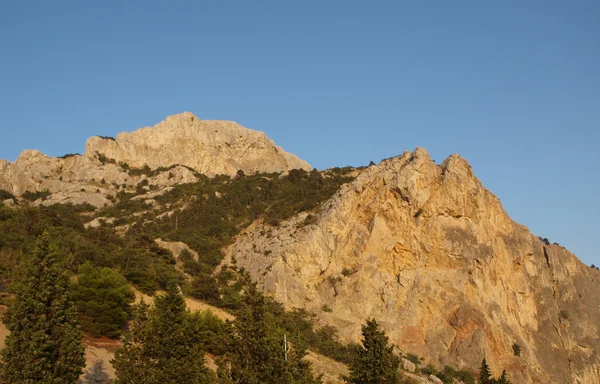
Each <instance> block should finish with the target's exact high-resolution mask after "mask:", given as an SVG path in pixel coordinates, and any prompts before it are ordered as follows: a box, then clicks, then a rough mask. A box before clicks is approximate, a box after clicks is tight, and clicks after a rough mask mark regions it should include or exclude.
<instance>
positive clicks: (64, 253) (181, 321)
mask: <svg viewBox="0 0 600 384" xmlns="http://www.w3.org/2000/svg"><path fill="white" fill-rule="evenodd" d="M98 158H99V159H100V160H101V161H103V162H105V163H112V164H117V162H116V161H115V160H112V159H107V158H106V157H104V156H103V155H100V154H98ZM119 165H120V166H121V167H122V168H123V169H125V170H126V171H127V172H128V173H129V174H131V175H145V176H147V177H152V176H154V175H156V174H157V173H159V172H164V171H168V170H169V169H160V170H151V169H150V168H149V167H148V166H145V167H143V168H131V167H129V166H128V165H126V164H124V163H123V164H119ZM353 170H354V169H353V168H349V167H346V168H335V169H332V170H329V171H326V172H320V171H311V172H306V171H302V170H293V171H291V172H290V173H289V174H288V175H281V174H255V175H246V174H243V172H241V173H238V175H237V177H235V178H230V177H228V176H216V177H214V178H208V177H206V176H203V175H198V174H196V176H197V177H198V178H199V181H198V182H196V183H191V184H184V185H178V186H176V187H175V188H173V189H172V190H171V191H170V192H167V193H165V194H164V195H162V196H157V197H156V198H155V200H156V202H157V203H158V204H157V205H156V206H155V207H153V206H150V205H147V204H145V203H144V202H143V199H141V200H134V199H132V198H133V197H134V196H136V195H140V194H143V193H145V192H146V190H147V189H148V187H149V183H148V181H147V180H145V181H142V182H141V183H140V184H139V185H138V186H137V188H135V190H134V189H133V188H131V187H127V186H123V188H122V189H121V191H120V192H119V193H118V194H117V195H116V196H115V197H114V199H115V201H116V204H114V205H113V206H110V207H106V208H103V209H100V210H95V209H94V207H92V206H90V205H79V206H75V205H60V204H57V205H52V206H48V207H33V206H29V205H25V206H23V207H17V209H14V208H8V207H2V206H0V293H2V296H1V299H2V302H3V303H6V304H9V305H10V308H11V310H12V308H17V307H18V306H17V305H16V304H13V303H16V302H17V301H15V300H12V297H13V296H12V295H11V293H13V292H19V289H18V285H15V282H17V281H21V280H22V279H23V278H24V277H26V276H28V272H26V271H25V269H24V268H22V266H23V265H24V264H25V263H28V262H32V260H34V259H35V256H32V255H34V253H35V252H37V251H36V248H35V239H36V238H37V237H39V236H40V235H41V234H42V233H43V232H44V231H46V232H47V234H46V235H45V236H46V238H47V239H48V241H50V242H54V243H56V244H57V246H58V248H59V249H60V250H61V254H60V255H61V258H69V260H71V261H72V263H70V264H68V265H66V264H65V265H66V267H67V268H65V269H64V270H65V271H70V272H76V271H77V273H78V277H77V279H76V280H74V281H73V283H72V285H71V295H72V298H73V299H74V301H75V304H76V308H77V311H78V313H79V319H80V322H81V324H82V329H83V330H85V331H86V332H88V333H89V334H90V335H92V336H100V335H103V336H108V337H113V338H118V337H120V335H121V332H122V330H123V329H127V330H128V332H126V335H125V336H124V344H123V347H122V348H121V349H119V351H118V353H117V355H116V357H115V360H114V364H115V367H116V369H117V373H118V382H119V383H133V382H135V383H163V382H190V383H194V382H202V383H205V382H207V383H210V382H213V381H214V380H218V382H219V383H263V382H264V383H270V382H273V383H275V382H277V383H280V382H281V383H288V382H289V383H317V382H320V380H319V379H318V378H317V379H315V378H314V377H313V374H312V372H311V370H310V366H309V365H308V364H306V363H305V362H304V361H303V360H301V358H302V356H304V354H305V351H306V347H307V346H310V349H311V350H312V351H314V352H317V353H320V354H322V355H324V356H328V357H330V358H333V359H335V360H337V361H340V362H343V363H345V364H348V365H350V366H351V376H350V378H349V380H354V381H351V382H353V383H361V382H373V383H377V382H386V383H388V382H390V383H394V382H410V379H407V378H401V377H400V376H399V375H397V374H393V372H392V371H397V368H398V363H399V361H398V357H397V356H396V355H395V354H394V353H393V348H392V347H391V346H390V345H389V344H388V339H387V336H385V334H384V333H383V331H380V330H379V329H378V325H377V323H376V322H375V320H370V321H369V322H367V324H366V325H365V326H364V327H363V345H362V346H359V345H348V344H344V343H341V342H340V341H339V339H338V335H337V330H336V329H335V328H334V327H330V326H326V327H316V326H315V325H314V324H315V322H314V321H313V320H314V319H313V316H314V315H312V314H309V313H307V312H306V311H304V310H294V311H286V310H284V309H283V307H282V306H281V304H279V303H277V302H275V301H274V300H272V299H271V298H268V297H265V296H264V295H262V294H261V293H260V292H258V291H257V289H256V286H255V284H254V283H252V281H251V280H250V278H249V276H248V274H247V273H246V272H245V271H244V269H243V268H238V267H237V266H236V265H235V264H236V263H235V259H234V260H233V261H232V264H233V265H232V266H231V267H224V268H221V269H220V270H216V267H217V265H219V263H220V262H221V260H222V257H223V255H222V254H221V249H222V248H223V246H225V245H227V244H229V243H230V242H231V241H232V239H233V238H234V237H235V236H236V235H237V234H239V233H240V231H241V230H242V229H244V228H245V227H246V226H248V225H249V224H251V223H252V222H254V221H255V220H262V221H263V222H264V223H266V224H267V225H271V226H277V225H281V223H282V222H283V221H285V220H286V219H289V218H290V217H292V216H294V215H296V214H298V213H300V212H307V214H306V218H305V219H304V220H303V221H301V222H299V223H298V224H297V228H296V230H299V231H302V229H301V228H302V227H304V226H306V225H311V224H312V223H314V222H315V221H316V220H317V219H318V217H319V215H318V213H319V210H321V209H326V207H325V206H324V203H325V202H326V201H327V200H328V199H329V198H330V197H331V196H332V195H333V194H334V193H335V192H336V191H337V190H338V189H339V188H340V186H341V185H342V184H343V183H346V182H348V181H350V180H352V177H351V176H350V175H349V174H350V172H351V171H353ZM1 193H2V191H0V197H1V196H2V195H1ZM38 193H39V194H40V195H34V194H31V195H30V196H28V198H29V199H31V200H35V199H38V198H45V197H47V195H45V196H44V193H43V192H42V193H40V192H38ZM7 194H8V193H7ZM8 195H10V194H8ZM8 195H7V196H8ZM10 196H12V195H10ZM10 196H9V197H10ZM95 217H96V218H101V217H102V218H110V217H112V218H114V219H115V220H114V224H107V223H104V224H102V225H101V226H100V227H98V228H85V227H84V223H87V222H89V221H90V220H92V219H93V218H95ZM269 235H270V230H269V229H268V227H267V229H266V230H265V236H269ZM159 237H160V238H162V239H163V240H167V241H183V242H185V243H186V244H188V245H189V246H190V247H191V248H192V249H193V250H194V251H195V252H197V253H198V255H199V257H198V258H197V259H196V258H195V256H193V255H192V253H190V252H187V251H184V252H182V253H181V254H180V255H179V262H178V263H176V260H175V258H174V257H173V256H172V255H171V253H170V252H169V251H167V250H165V249H162V248H160V247H158V245H157V244H156V243H155V241H154V239H156V238H159ZM256 252H263V253H265V254H268V253H269V252H270V250H264V249H261V250H257V251H256ZM355 272H356V270H355V269H351V268H344V269H343V270H342V271H341V276H338V277H337V278H336V279H339V281H342V279H343V277H349V276H351V275H352V274H353V273H355ZM342 276H343V277H342ZM128 282H129V283H132V284H134V285H135V286H136V288H137V289H139V290H140V291H142V292H144V293H147V294H154V293H155V291H156V290H157V289H166V290H167V293H166V294H165V295H162V296H159V297H157V298H156V299H155V305H154V307H153V308H150V307H149V306H147V305H143V304H142V305H140V306H135V307H134V308H133V310H132V308H130V305H131V302H132V298H133V295H132V293H131V290H130V289H129V287H128ZM333 283H335V281H334V282H332V284H333ZM13 287H14V288H13ZM179 287H181V290H180V289H179ZM182 293H185V294H187V295H191V296H192V297H195V298H198V299H201V300H203V301H205V302H207V303H210V304H213V305H215V306H218V307H220V308H224V309H226V310H228V311H230V312H231V313H232V314H233V315H234V316H235V317H236V320H235V321H234V322H233V323H224V322H223V321H221V320H219V319H218V318H217V317H215V316H214V315H213V314H212V313H210V312H201V313H193V314H192V313H190V312H189V311H187V310H186V308H185V302H184V301H183V297H182ZM321 309H322V310H323V311H326V312H329V311H331V308H330V307H328V306H327V305H324V306H323V307H322V308H321ZM71 312H73V310H71ZM127 323H129V324H127ZM284 335H285V337H286V339H287V340H288V341H289V344H288V347H289V349H288V351H287V352H288V353H287V360H286V359H285V351H284V349H283V336H284ZM77 343H78V342H73V344H77ZM204 353H210V354H211V355H213V356H215V357H216V361H217V362H218V365H219V369H218V378H217V377H213V376H214V375H212V374H211V373H209V372H208V371H207V370H206V367H205V365H204V360H203V355H204ZM406 357H407V358H408V359H410V360H411V361H413V362H415V363H417V364H422V359H419V358H418V357H416V356H414V355H411V354H408V355H407V356H406ZM361 364H362V366H361ZM5 366H6V364H5ZM365 366H368V369H367V368H366V370H364V369H363V368H361V367H365ZM425 370H426V371H428V372H429V371H430V372H431V373H432V374H435V375H437V376H438V377H440V378H441V379H442V380H443V381H444V382H445V383H449V382H452V381H451V380H453V379H454V378H456V379H460V380H462V381H463V382H464V383H467V384H471V383H473V384H474V382H475V381H474V379H473V377H472V375H471V374H470V373H469V372H467V371H456V370H454V369H453V368H451V367H444V369H443V370H442V371H437V370H436V368H435V367H434V366H433V365H431V364H428V365H427V366H426V367H425ZM103 373H104V372H103V368H102V366H101V365H99V366H94V367H93V368H92V369H90V371H89V372H87V373H86V376H85V380H87V381H88V382H97V383H101V382H105V379H106V377H105V376H104V375H103ZM94 380H96V381H94ZM103 380H104V381H103ZM182 380H183V381H182ZM365 380H366V381H365ZM377 380H379V381H377ZM16 382H18V381H16ZM57 382H61V383H62V382H65V383H66V382H69V381H57Z"/></svg>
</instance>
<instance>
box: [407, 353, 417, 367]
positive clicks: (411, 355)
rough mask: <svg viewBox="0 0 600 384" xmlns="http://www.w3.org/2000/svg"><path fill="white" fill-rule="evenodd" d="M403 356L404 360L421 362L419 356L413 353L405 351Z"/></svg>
mask: <svg viewBox="0 0 600 384" xmlns="http://www.w3.org/2000/svg"><path fill="white" fill-rule="evenodd" d="M404 357H405V358H406V360H408V361H411V362H412V363H414V364H421V359H419V356H417V355H415V354H414V353H407V354H406V356H404Z"/></svg>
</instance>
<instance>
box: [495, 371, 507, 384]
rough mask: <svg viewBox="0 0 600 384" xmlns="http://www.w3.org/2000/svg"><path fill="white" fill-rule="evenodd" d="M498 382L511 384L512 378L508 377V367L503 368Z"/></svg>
mask: <svg viewBox="0 0 600 384" xmlns="http://www.w3.org/2000/svg"><path fill="white" fill-rule="evenodd" d="M498 384H510V380H509V379H508V374H507V373H506V369H503V370H502V376H500V379H498Z"/></svg>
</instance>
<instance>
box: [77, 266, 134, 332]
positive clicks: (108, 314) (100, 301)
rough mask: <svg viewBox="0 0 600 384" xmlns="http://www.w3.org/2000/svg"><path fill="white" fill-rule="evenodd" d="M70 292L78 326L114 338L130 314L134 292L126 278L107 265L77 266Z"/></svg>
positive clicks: (86, 330)
mask: <svg viewBox="0 0 600 384" xmlns="http://www.w3.org/2000/svg"><path fill="white" fill-rule="evenodd" d="M71 296H72V298H73V301H74V302H75V305H76V306H77V310H78V312H79V321H80V322H81V328H82V329H83V330H84V331H85V332H88V333H90V334H91V335H92V336H96V337H97V336H107V337H112V338H118V337H119V336H121V329H122V328H123V327H124V326H125V324H126V322H127V320H128V319H129V315H130V305H131V304H132V303H133V300H134V299H135V295H134V293H133V291H132V290H131V288H130V287H129V285H128V284H127V280H126V279H125V278H124V277H123V276H121V275H120V274H119V272H117V271H115V270H113V269H110V268H94V267H93V266H92V264H91V263H90V262H86V263H84V264H83V265H81V266H80V267H79V271H78V273H77V281H75V282H74V283H73V284H72V286H71Z"/></svg>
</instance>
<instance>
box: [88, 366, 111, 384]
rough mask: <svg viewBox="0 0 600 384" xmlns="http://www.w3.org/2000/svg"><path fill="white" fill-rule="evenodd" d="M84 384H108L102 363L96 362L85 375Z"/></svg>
mask: <svg viewBox="0 0 600 384" xmlns="http://www.w3.org/2000/svg"><path fill="white" fill-rule="evenodd" d="M83 377H84V378H85V384H108V383H110V380H109V377H108V374H107V373H106V371H104V362H103V361H102V360H98V361H96V362H95V363H94V366H93V367H92V368H91V369H90V370H89V371H88V372H86V373H85V375H84V376H83Z"/></svg>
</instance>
